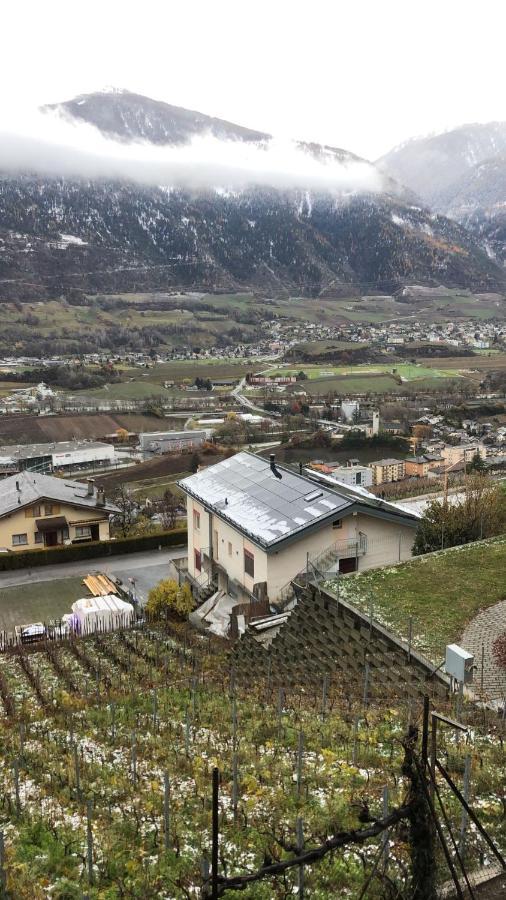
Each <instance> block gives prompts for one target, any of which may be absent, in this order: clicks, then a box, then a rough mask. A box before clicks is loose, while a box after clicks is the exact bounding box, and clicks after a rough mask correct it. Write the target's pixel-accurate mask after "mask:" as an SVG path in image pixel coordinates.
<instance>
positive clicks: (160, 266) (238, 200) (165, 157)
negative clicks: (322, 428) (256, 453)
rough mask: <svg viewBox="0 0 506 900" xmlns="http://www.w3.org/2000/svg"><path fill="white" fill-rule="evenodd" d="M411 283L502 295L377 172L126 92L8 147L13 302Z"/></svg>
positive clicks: (459, 233) (2, 241)
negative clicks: (139, 292) (80, 295)
mask: <svg viewBox="0 0 506 900" xmlns="http://www.w3.org/2000/svg"><path fill="white" fill-rule="evenodd" d="M407 281H409V282H413V281H416V282H426V283H430V284H440V283H445V284H448V285H457V286H466V287H475V288H480V289H482V290H486V289H487V288H491V289H495V288H497V287H500V286H502V285H503V284H504V274H503V272H502V270H501V269H499V267H498V266H497V265H496V264H495V262H494V261H493V260H492V259H490V258H489V256H487V254H486V253H485V252H484V250H483V248H482V247H480V246H479V245H478V244H477V243H476V241H475V240H474V239H473V238H472V237H470V235H469V233H468V232H467V231H466V230H465V229H463V228H461V227H460V226H459V225H458V224H456V223H454V222H451V221H450V220H448V219H447V218H445V217H444V216H441V215H438V214H435V213H433V212H431V211H430V210H429V209H427V208H426V207H424V204H423V202H422V201H420V200H419V199H418V198H417V196H416V194H415V193H414V192H413V191H411V190H409V189H407V188H406V187H405V186H403V185H401V184H399V182H397V181H396V180H395V179H393V178H391V177H390V176H389V175H388V174H385V173H382V172H380V171H379V170H378V168H377V167H376V166H374V165H373V164H372V163H370V162H368V161H366V160H363V159H361V158H360V157H357V156H356V155H354V154H353V153H352V152H350V151H348V150H344V149H340V148H332V147H326V146H322V145H319V144H314V143H309V142H301V141H297V140H293V141H287V140H286V139H285V140H279V139H276V138H275V137H273V136H271V135H269V134H266V133H264V132H260V131H255V130H252V129H249V128H245V127H243V126H238V125H234V124H233V123H230V122H225V121H222V120H219V119H213V118H211V117H208V116H205V115H204V114H201V113H196V112H193V111H191V110H186V109H182V108H178V107H174V106H171V105H169V104H166V103H162V102H159V101H154V100H151V99H150V98H145V97H142V96H140V95H137V94H133V93H130V92H127V91H121V92H117V91H107V92H99V93H96V94H88V95H81V96H79V97H76V98H75V99H74V100H71V101H67V102H63V103H59V104H51V105H47V106H45V107H43V108H42V109H41V110H40V111H38V112H37V113H36V114H34V115H32V116H31V117H25V116H22V115H21V114H20V115H19V116H18V118H17V121H16V122H11V123H10V126H9V128H7V127H6V126H5V124H4V134H3V136H1V137H0V298H1V297H4V298H5V299H8V298H11V299H12V298H13V297H15V298H18V299H27V298H31V297H33V296H38V297H50V296H54V295H55V293H65V292H66V291H68V290H71V289H75V288H78V289H81V290H86V291H96V290H101V291H107V290H119V289H121V290H132V289H134V287H135V288H136V289H140V288H153V289H155V288H156V289H166V288H169V287H187V288H188V287H194V288H196V287H199V288H202V289H205V290H214V289H237V288H244V287H248V288H253V289H260V290H262V291H268V292H279V291H282V292H285V293H287V292H288V293H304V294H309V295H312V296H318V295H320V294H322V293H326V292H328V291H331V292H334V293H338V294H339V293H340V294H343V293H344V294H347V295H349V294H350V292H351V293H353V292H357V291H360V290H386V291H391V290H394V289H396V288H397V287H399V286H401V285H402V284H403V283H406V282H407Z"/></svg>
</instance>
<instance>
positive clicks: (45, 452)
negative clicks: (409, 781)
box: [0, 441, 111, 460]
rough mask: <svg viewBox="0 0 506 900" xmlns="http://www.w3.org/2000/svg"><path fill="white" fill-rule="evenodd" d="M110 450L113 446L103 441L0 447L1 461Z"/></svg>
mask: <svg viewBox="0 0 506 900" xmlns="http://www.w3.org/2000/svg"><path fill="white" fill-rule="evenodd" d="M105 447H107V449H108V450H109V449H110V447H111V445H110V444H106V443H104V442H103V441H56V442H52V443H43V444H8V445H6V446H4V447H0V459H4V458H7V457H8V458H10V459H12V460H19V459H36V458H38V457H40V456H52V455H53V454H54V453H72V451H76V450H99V449H100V450H103V449H104V448H105Z"/></svg>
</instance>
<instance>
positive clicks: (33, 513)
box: [25, 503, 41, 519]
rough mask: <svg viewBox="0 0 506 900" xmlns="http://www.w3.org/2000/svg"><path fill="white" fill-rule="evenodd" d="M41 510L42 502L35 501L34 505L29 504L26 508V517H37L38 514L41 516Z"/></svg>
mask: <svg viewBox="0 0 506 900" xmlns="http://www.w3.org/2000/svg"><path fill="white" fill-rule="evenodd" d="M40 511H41V505H40V503H35V504H34V505H33V506H28V507H27V508H26V509H25V519H36V518H37V516H40Z"/></svg>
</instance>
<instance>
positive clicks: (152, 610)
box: [146, 578, 194, 619]
mask: <svg viewBox="0 0 506 900" xmlns="http://www.w3.org/2000/svg"><path fill="white" fill-rule="evenodd" d="M193 606H194V603H193V597H192V593H191V590H190V585H189V584H183V585H182V586H181V587H180V586H179V585H178V583H177V581H174V579H173V578H165V579H163V581H160V582H159V583H158V584H157V585H156V586H155V587H154V588H152V589H151V590H150V592H149V595H148V602H147V604H146V611H147V612H148V613H149V614H150V615H151V616H154V618H156V619H162V618H170V617H171V615H173V614H174V613H175V614H176V616H177V617H179V618H184V619H186V618H187V617H188V615H189V613H191V611H192V609H193Z"/></svg>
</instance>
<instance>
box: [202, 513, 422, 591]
mask: <svg viewBox="0 0 506 900" xmlns="http://www.w3.org/2000/svg"><path fill="white" fill-rule="evenodd" d="M187 508H188V571H189V573H190V575H192V576H193V577H194V578H195V577H197V578H198V576H199V573H198V572H197V571H196V570H195V557H194V550H195V549H197V550H201V551H205V552H206V553H207V552H208V549H209V546H210V540H211V541H212V537H211V538H210V533H209V523H210V517H209V514H208V513H207V512H206V511H205V509H204V508H203V506H202V505H201V504H199V503H197V502H196V501H195V500H192V499H191V498H190V497H188V498H187ZM194 509H196V510H197V511H199V512H200V530H199V531H195V530H194V528H193V510H194ZM211 530H212V531H216V532H217V541H216V536H215V538H214V551H213V552H214V556H215V558H216V562H217V563H218V564H219V565H220V566H223V568H224V569H225V570H226V572H227V575H228V577H229V578H230V579H233V580H234V581H235V582H237V583H238V584H239V585H242V586H244V587H245V588H246V590H247V591H248V592H249V593H252V592H253V585H254V584H257V583H259V582H263V581H266V582H267V589H268V596H269V599H270V600H271V601H275V600H277V599H278V596H279V593H280V591H282V589H283V588H284V587H285V586H286V585H287V583H288V582H289V581H290V580H291V579H292V578H294V577H295V575H297V574H298V573H299V572H301V571H303V570H304V569H305V567H306V561H307V554H308V553H309V555H310V558H311V557H315V556H316V555H317V554H319V553H322V552H323V551H324V550H326V549H327V548H329V547H331V546H332V545H333V544H335V543H336V542H338V541H349V540H354V541H355V540H357V539H358V538H359V537H360V534H359V533H360V532H362V534H363V535H365V537H366V539H367V551H366V554H365V555H359V556H358V570H359V571H360V572H362V571H365V570H366V569H371V568H375V567H377V566H383V565H391V564H392V563H396V562H399V561H400V560H405V559H409V557H410V556H411V548H412V546H413V542H414V539H415V529H414V528H408V527H406V526H403V525H399V524H397V523H395V522H388V521H385V520H383V519H378V518H374V517H372V516H364V515H360V514H357V515H353V514H352V515H350V516H347V517H345V518H343V519H342V526H341V528H333V527H332V524H331V523H330V522H329V524H328V525H325V526H323V527H322V528H320V529H319V530H318V531H315V532H313V533H312V534H305V535H304V536H303V537H302V538H301V540H299V541H294V542H293V543H291V544H288V545H287V546H285V547H284V548H283V549H280V550H279V551H278V552H277V553H276V552H274V553H269V554H267V553H265V551H264V550H262V549H260V548H259V547H257V546H256V545H255V544H254V543H253V542H252V541H249V540H248V539H247V538H246V537H245V536H244V535H242V534H241V533H240V532H239V531H238V530H236V529H235V528H233V527H232V526H231V525H229V524H228V523H226V522H223V521H222V520H221V519H219V518H218V517H217V516H212V519H211ZM229 542H230V544H231V545H232V553H231V554H229V552H228V544H229ZM216 549H217V551H218V552H217V554H216ZM245 549H246V550H249V551H250V552H251V553H253V556H254V558H255V576H254V578H251V577H250V576H249V575H247V574H246V573H245V572H244V550H245ZM343 555H344V554H343ZM202 571H204V564H203V566H202ZM220 586H222V585H220ZM223 586H224V585H223Z"/></svg>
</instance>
